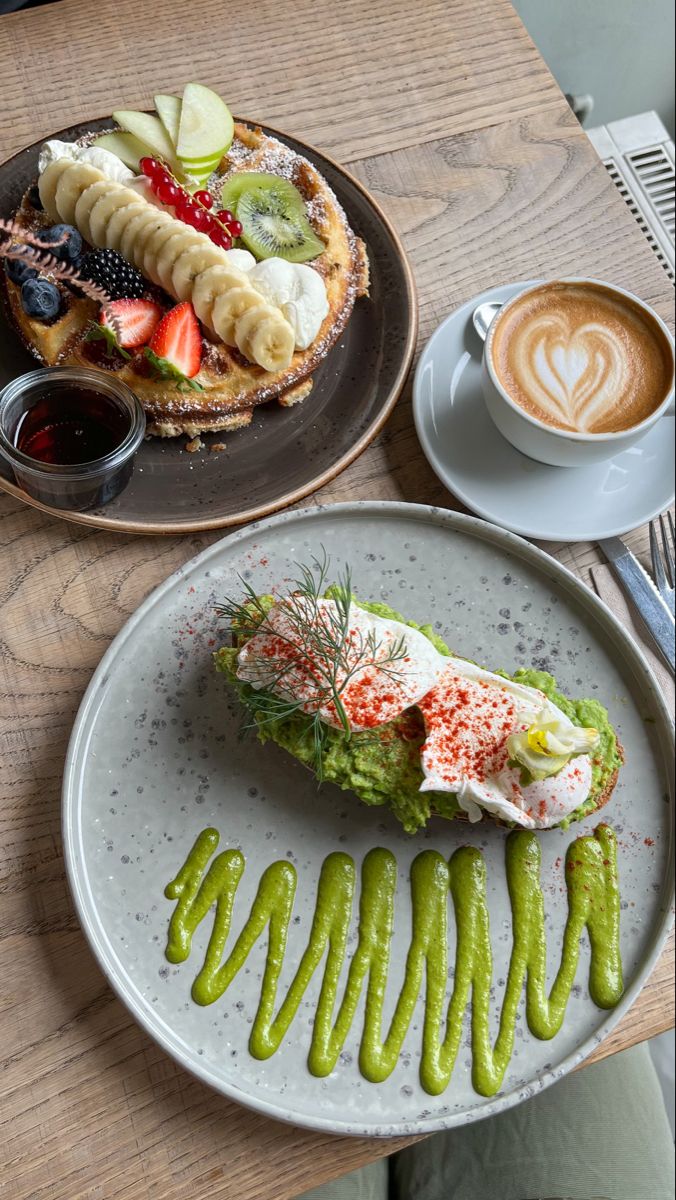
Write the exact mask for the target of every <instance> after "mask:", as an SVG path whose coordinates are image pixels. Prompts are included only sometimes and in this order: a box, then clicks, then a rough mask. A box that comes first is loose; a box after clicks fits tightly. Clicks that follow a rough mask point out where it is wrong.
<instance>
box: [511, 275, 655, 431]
mask: <svg viewBox="0 0 676 1200" xmlns="http://www.w3.org/2000/svg"><path fill="white" fill-rule="evenodd" d="M491 338H492V348H491V357H492V360H493V366H494V369H495V371H496V374H497V376H498V379H499V380H500V382H501V383H502V385H503V387H504V388H505V390H506V391H507V393H508V394H509V396H510V397H511V398H512V400H514V402H515V403H516V404H519V405H520V406H521V407H522V408H524V409H525V410H526V411H527V412H528V413H529V414H530V415H531V416H533V417H535V418H537V420H539V421H542V422H544V423H545V424H547V425H553V426H555V427H558V428H559V429H568V430H571V431H574V432H576V433H584V434H590V433H603V432H606V431H608V432H613V431H617V430H620V429H629V428H631V427H632V426H633V425H637V424H638V423H639V422H641V421H643V420H644V419H645V418H646V417H647V416H649V415H650V413H651V412H653V411H654V409H655V408H656V407H657V406H658V405H659V404H661V403H662V400H663V399H664V398H665V397H666V395H668V392H669V388H670V386H671V381H672V378H673V356H672V351H671V347H670V345H669V343H668V341H667V339H666V337H665V335H664V334H663V333H662V331H661V329H660V328H659V325H658V324H657V322H656V321H654V320H652V319H651V317H650V314H649V313H646V312H645V311H644V310H643V309H642V308H641V307H640V306H639V305H637V304H636V303H635V302H634V301H633V300H632V299H631V298H630V297H626V298H625V297H624V296H622V294H621V293H619V294H618V293H616V292H614V291H612V290H611V289H609V288H605V287H604V286H603V285H602V284H595V283H591V282H590V283H584V282H580V283H576V282H565V281H561V282H556V283H551V284H542V285H541V286H540V287H538V288H533V289H530V290H529V291H527V292H524V294H523V296H520V297H519V298H518V299H517V300H515V301H513V302H512V303H511V304H509V305H508V306H507V307H506V309H505V312H504V315H500V316H499V317H498V319H497V321H496V324H495V329H494V331H493V333H492V335H491Z"/></svg>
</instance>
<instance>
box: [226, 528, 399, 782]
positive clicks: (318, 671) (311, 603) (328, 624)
mask: <svg viewBox="0 0 676 1200" xmlns="http://www.w3.org/2000/svg"><path fill="white" fill-rule="evenodd" d="M329 566H330V559H329V558H328V556H327V554H326V551H325V550H324V549H322V555H321V558H316V557H314V556H313V557H312V560H311V565H310V566H307V565H306V564H302V563H301V564H299V565H298V572H299V574H298V578H296V579H294V580H293V581H292V585H291V589H292V590H291V592H290V593H289V595H288V596H286V597H285V598H284V600H283V601H281V602H280V603H281V604H283V606H284V624H285V627H286V631H285V629H280V627H279V626H278V625H273V624H271V623H270V622H269V620H268V618H269V612H270V606H269V601H266V599H265V598H262V597H260V596H258V595H257V594H256V592H255V591H254V589H253V588H252V587H251V585H250V584H249V583H248V582H247V581H246V580H245V579H243V578H242V576H241V575H240V576H239V581H240V583H241V585H242V589H243V596H242V597H241V598H240V599H227V600H225V601H224V602H223V604H221V605H219V606H218V607H217V609H216V611H217V613H218V615H219V616H221V617H224V618H226V619H227V620H228V621H229V623H230V630H231V633H232V636H233V638H234V641H235V644H236V645H240V646H241V645H242V644H244V643H245V642H247V641H248V640H249V639H250V638H252V637H255V636H256V635H260V634H266V633H267V634H269V635H270V637H271V638H274V643H273V644H274V645H277V646H279V653H278V654H272V655H270V656H269V657H266V658H265V665H264V677H263V679H262V680H261V686H256V685H254V684H252V683H251V682H250V681H246V682H247V683H249V686H246V687H244V688H243V689H242V700H243V702H244V704H245V705H246V707H247V708H248V709H249V711H250V714H251V717H252V720H251V723H250V725H249V726H248V727H251V726H256V725H266V724H270V723H273V722H276V721H283V720H286V719H288V718H289V717H293V716H295V715H298V714H302V716H303V717H305V718H307V721H308V732H309V733H310V734H311V737H312V743H313V750H312V761H313V766H314V769H315V772H316V774H317V776H318V778H319V779H320V780H321V779H322V759H323V754H324V749H325V747H326V741H327V737H328V734H329V730H330V728H331V726H329V725H327V723H326V722H325V721H324V720H323V719H322V717H321V710H322V709H326V708H327V707H328V708H330V709H332V710H333V712H335V715H336V720H337V722H338V723H339V726H340V729H341V730H342V732H343V734H344V736H345V739H346V741H349V739H350V737H351V734H352V731H351V728H350V721H349V717H348V714H347V712H346V710H345V705H344V702H343V696H344V694H345V691H346V689H347V688H348V687H349V684H350V683H351V681H352V680H353V679H354V677H355V676H356V675H357V674H359V672H361V671H363V670H365V669H367V668H369V667H375V668H376V669H377V670H378V671H381V672H382V673H383V674H385V675H387V676H389V677H390V678H394V677H396V676H397V675H399V674H400V672H399V671H398V669H397V665H396V664H397V663H398V662H400V661H401V659H403V658H404V657H405V655H406V639H405V637H403V636H401V637H399V638H397V639H396V640H395V641H394V642H393V643H392V644H390V645H387V646H384V645H383V642H382V640H381V639H379V638H378V637H377V635H376V633H375V631H374V630H372V629H371V630H369V631H368V632H367V633H366V634H364V633H363V631H362V630H359V629H355V628H354V627H353V628H352V629H351V628H350V614H351V610H352V604H353V595H352V574H351V571H350V568H349V567H346V568H345V570H344V571H343V573H342V575H340V576H339V577H338V581H337V583H336V584H334V586H333V587H332V588H331V595H330V597H328V598H330V599H331V600H333V604H331V605H326V606H320V601H321V600H322V599H324V598H327V597H326V596H325V593H326V591H327V580H328V576H329ZM257 682H258V681H257ZM308 682H309V683H310V685H311V689H310V694H309V695H308V692H307V690H306V685H307V684H308ZM299 683H302V684H303V694H302V695H301V696H300V697H298V696H296V697H294V688H295V689H296V690H298V685H299ZM308 707H309V708H310V711H309V712H308Z"/></svg>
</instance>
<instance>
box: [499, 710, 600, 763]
mask: <svg viewBox="0 0 676 1200" xmlns="http://www.w3.org/2000/svg"><path fill="white" fill-rule="evenodd" d="M550 715H551V709H550V710H546V709H542V710H541V712H540V713H539V714H538V716H537V717H536V719H535V721H534V722H533V723H532V724H531V725H529V726H528V728H527V729H525V730H517V731H515V732H514V733H512V734H511V735H510V736H509V737H508V739H507V751H508V753H509V757H510V759H511V761H512V762H515V763H518V764H519V765H520V766H522V767H525V768H526V770H527V771H528V772H529V774H530V775H531V777H532V779H534V780H542V779H549V778H550V776H552V775H557V774H558V772H559V771H561V770H562V769H563V767H565V765H566V763H568V762H569V760H570V759H571V758H572V757H573V755H575V754H589V753H591V751H592V750H594V749H595V747H596V746H598V743H599V731H598V729H593V728H588V729H585V728H580V727H578V726H577V725H571V724H569V723H566V724H564V723H563V722H562V721H559V720H557V719H554V720H551V719H550V720H548V719H547V718H548V717H550Z"/></svg>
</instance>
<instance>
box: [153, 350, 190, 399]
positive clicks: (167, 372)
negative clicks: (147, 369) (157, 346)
mask: <svg viewBox="0 0 676 1200" xmlns="http://www.w3.org/2000/svg"><path fill="white" fill-rule="evenodd" d="M143 353H144V354H145V356H146V358H147V359H148V362H149V363H150V365H151V367H152V368H153V371H154V372H155V374H156V375H157V376H158V378H160V379H171V380H173V382H174V383H175V384H176V387H177V388H178V391H179V392H183V391H185V389H186V388H189V389H190V390H191V391H193V392H203V391H204V388H203V387H202V384H201V383H198V382H197V380H196V379H189V378H188V376H187V375H184V374H183V372H182V371H179V369H178V367H175V366H174V364H173V362H169V359H168V358H160V356H159V355H158V354H155V352H154V351H153V350H151V349H150V347H149V346H146V348H145V350H144V351H143Z"/></svg>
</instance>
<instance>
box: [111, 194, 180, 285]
mask: <svg viewBox="0 0 676 1200" xmlns="http://www.w3.org/2000/svg"><path fill="white" fill-rule="evenodd" d="M173 224H174V218H173V217H171V216H170V215H169V213H166V212H162V211H161V210H160V209H158V208H154V207H152V208H151V209H150V212H149V214H148V219H147V220H146V221H139V222H138V224H137V225H136V226H135V233H134V240H133V244H132V245H131V247H130V249H129V254H130V256H131V258H132V260H133V262H134V264H135V266H137V267H138V269H139V270H140V271H142V270H143V261H144V256H145V248H146V246H147V245H148V242H149V240H150V238H151V237H152V236H153V234H155V233H157V231H158V230H159V229H167V228H169V227H170V226H172V225H173ZM122 240H123V241H124V238H123V239H122Z"/></svg>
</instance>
